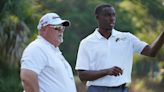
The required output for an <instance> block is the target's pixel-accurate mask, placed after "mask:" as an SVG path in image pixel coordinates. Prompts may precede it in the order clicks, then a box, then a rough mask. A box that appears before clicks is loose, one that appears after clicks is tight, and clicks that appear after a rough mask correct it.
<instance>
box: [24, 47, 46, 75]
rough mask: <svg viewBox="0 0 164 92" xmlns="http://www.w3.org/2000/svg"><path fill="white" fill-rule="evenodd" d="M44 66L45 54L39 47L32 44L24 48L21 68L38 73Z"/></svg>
mask: <svg viewBox="0 0 164 92" xmlns="http://www.w3.org/2000/svg"><path fill="white" fill-rule="evenodd" d="M45 66H46V55H44V52H43V51H42V50H41V48H39V47H37V46H34V47H27V48H26V49H25V51H24V52H23V55H22V58H21V69H29V70H32V71H34V72H36V73H37V74H40V72H41V71H42V69H43V68H44V67H45Z"/></svg>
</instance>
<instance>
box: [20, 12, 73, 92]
mask: <svg viewBox="0 0 164 92" xmlns="http://www.w3.org/2000/svg"><path fill="white" fill-rule="evenodd" d="M69 25H70V22H69V21H68V20H62V19H61V18H60V16H59V15H57V14H56V13H47V14H45V15H44V16H43V17H42V18H41V19H40V21H39V24H38V26H37V28H38V30H39V32H38V34H39V35H38V36H37V38H36V39H35V40H34V41H33V42H31V43H30V44H29V45H28V46H27V47H26V49H25V50H24V52H23V55H22V58H21V70H20V77H21V80H22V84H23V88H24V91H25V92H76V87H75V82H74V78H73V74H72V69H71V67H70V65H69V63H68V62H67V61H66V60H65V58H64V57H63V55H62V53H61V51H60V50H59V48H58V47H59V45H60V44H61V43H62V42H63V32H64V30H65V27H67V26H69Z"/></svg>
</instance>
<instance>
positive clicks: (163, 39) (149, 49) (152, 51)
mask: <svg viewBox="0 0 164 92" xmlns="http://www.w3.org/2000/svg"><path fill="white" fill-rule="evenodd" d="M163 43H164V31H163V32H162V33H161V34H160V35H159V36H158V38H157V39H156V40H155V41H154V42H153V43H152V44H151V45H147V46H146V47H145V48H144V49H143V50H142V52H141V54H142V55H145V56H150V57H155V56H156V54H157V53H158V51H159V50H160V48H161V47H162V45H163Z"/></svg>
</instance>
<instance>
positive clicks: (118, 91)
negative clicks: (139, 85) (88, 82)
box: [87, 86, 128, 92]
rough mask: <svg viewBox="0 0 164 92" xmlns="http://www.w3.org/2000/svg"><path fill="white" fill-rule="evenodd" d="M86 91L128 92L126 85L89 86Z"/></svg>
mask: <svg viewBox="0 0 164 92" xmlns="http://www.w3.org/2000/svg"><path fill="white" fill-rule="evenodd" d="M87 92H128V87H125V86H119V87H105V86H89V87H88V89H87Z"/></svg>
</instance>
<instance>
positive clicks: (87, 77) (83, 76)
mask: <svg viewBox="0 0 164 92" xmlns="http://www.w3.org/2000/svg"><path fill="white" fill-rule="evenodd" d="M122 73H123V71H122V69H121V68H119V67H116V66H114V67H112V68H109V69H103V70H78V74H79V77H80V80H81V81H93V80H96V79H98V78H101V77H104V76H106V75H111V76H119V75H122Z"/></svg>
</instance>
